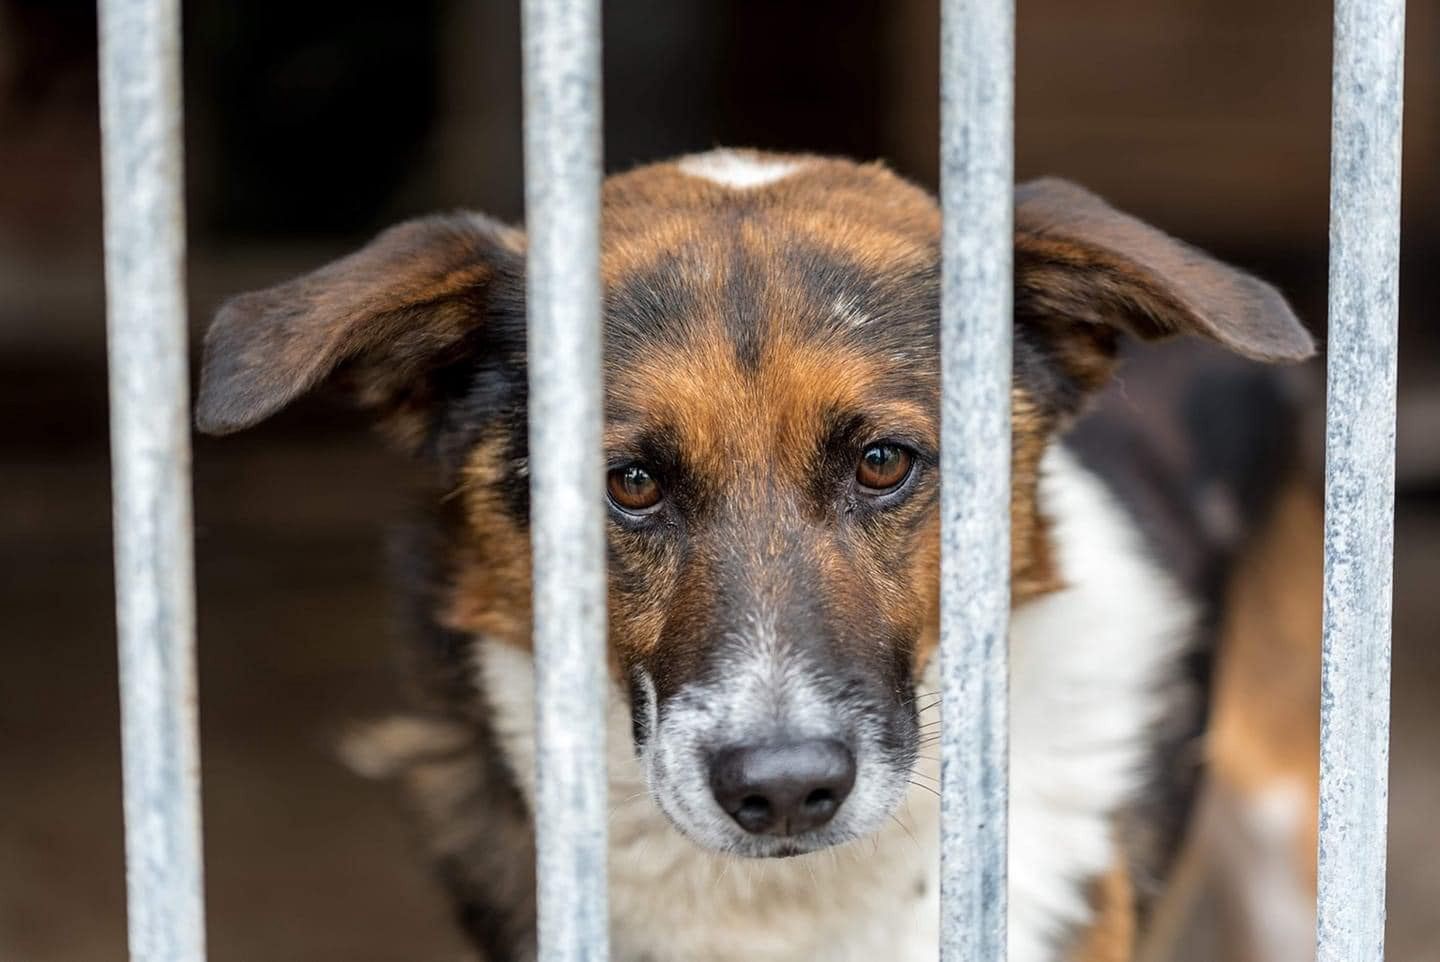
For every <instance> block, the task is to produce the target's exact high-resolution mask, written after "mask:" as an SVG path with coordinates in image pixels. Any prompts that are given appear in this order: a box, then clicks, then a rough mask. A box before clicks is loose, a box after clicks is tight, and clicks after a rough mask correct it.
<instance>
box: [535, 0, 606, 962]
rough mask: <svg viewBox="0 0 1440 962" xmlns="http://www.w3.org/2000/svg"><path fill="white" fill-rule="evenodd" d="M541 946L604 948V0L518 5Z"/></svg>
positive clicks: (564, 954)
mask: <svg viewBox="0 0 1440 962" xmlns="http://www.w3.org/2000/svg"><path fill="white" fill-rule="evenodd" d="M522 17H523V43H524V104H525V207H526V224H527V227H528V230H529V254H528V256H529V260H528V274H527V297H528V304H529V339H530V341H529V345H530V346H529V356H530V371H529V377H530V493H531V500H530V504H531V509H530V524H531V541H532V545H533V547H534V571H535V582H534V641H535V662H536V689H537V691H536V694H537V701H538V705H539V708H538V719H537V722H538V728H537V742H538V745H537V752H538V759H537V765H538V772H537V780H538V784H537V791H536V795H537V798H536V819H535V821H536V850H537V852H536V858H537V866H536V867H537V872H538V878H539V881H538V885H539V938H540V957H541V959H542V960H544V962H581V960H585V962H602V960H604V959H605V958H607V956H608V948H607V946H608V938H609V914H608V911H607V908H606V905H607V899H606V825H605V820H606V781H605V759H604V744H605V723H604V711H605V698H604V692H605V687H604V686H605V684H606V682H605V667H604V665H605V662H604V654H605V563H606V562H605V540H604V524H605V517H604V503H603V501H602V498H603V492H604V482H605V478H604V472H605V467H604V461H603V458H602V455H601V449H600V432H601V402H602V393H601V365H600V268H599V263H600V260H599V258H600V179H601V134H600V131H601V126H600V5H599V2H598V0H526V2H525V4H524V7H523V8H522Z"/></svg>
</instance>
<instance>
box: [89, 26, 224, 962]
mask: <svg viewBox="0 0 1440 962" xmlns="http://www.w3.org/2000/svg"><path fill="white" fill-rule="evenodd" d="M99 14H100V93H101V98H100V99H101V114H100V126H101V144H102V149H103V153H104V194H105V284H106V293H107V296H106V305H107V310H106V316H107V325H108V341H109V358H110V444H111V457H112V471H113V486H114V525H115V596H116V614H117V627H118V632H119V667H120V709H121V745H122V750H123V757H124V761H123V770H124V782H125V788H124V796H125V878H126V885H127V891H128V903H127V908H128V923H129V944H130V958H131V959H132V960H134V962H199V960H202V959H204V957H205V915H204V912H205V910H204V893H203V873H202V865H201V858H202V856H201V848H200V774H199V744H198V737H197V732H196V714H197V710H196V691H195V587H194V563H193V557H192V544H191V537H192V536H191V512H190V414H189V391H190V381H189V371H188V361H187V354H186V321H185V213H184V200H183V194H184V187H183V184H184V181H183V177H182V174H183V167H182V161H181V117H180V10H179V2H178V0H101V2H100V7H99Z"/></svg>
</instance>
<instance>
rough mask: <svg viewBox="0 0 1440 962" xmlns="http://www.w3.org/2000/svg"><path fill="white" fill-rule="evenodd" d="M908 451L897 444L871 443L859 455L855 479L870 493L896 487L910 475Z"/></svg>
mask: <svg viewBox="0 0 1440 962" xmlns="http://www.w3.org/2000/svg"><path fill="white" fill-rule="evenodd" d="M911 460H912V459H911V457H910V452H909V451H907V450H905V449H904V448H902V447H900V446H899V445H898V444H872V445H870V446H869V447H868V448H866V449H865V453H863V454H861V455H860V464H859V465H858V466H857V467H856V468H855V480H856V481H858V482H860V486H861V487H862V488H866V489H868V490H869V491H871V492H872V493H883V492H886V491H890V490H892V489H894V488H898V487H899V486H900V485H901V483H902V482H904V480H905V479H906V478H908V477H909V476H910V465H911Z"/></svg>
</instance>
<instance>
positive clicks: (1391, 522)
mask: <svg viewBox="0 0 1440 962" xmlns="http://www.w3.org/2000/svg"><path fill="white" fill-rule="evenodd" d="M1404 35H1405V4H1404V0H1337V2H1336V4H1335V35H1334V43H1335V51H1334V54H1335V62H1334V83H1333V98H1334V100H1333V105H1332V109H1333V117H1332V129H1331V155H1330V320H1329V345H1328V351H1327V353H1328V356H1329V361H1328V365H1329V367H1328V395H1327V399H1326V431H1325V588H1324V633H1325V634H1324V658H1323V663H1322V668H1321V698H1320V853H1319V858H1320V861H1319V891H1318V902H1317V944H1318V954H1317V958H1318V960H1319V962H1382V960H1383V959H1384V956H1385V826H1386V806H1387V802H1388V798H1389V789H1388V777H1389V761H1390V615H1391V583H1392V575H1393V566H1394V540H1395V377H1396V347H1397V340H1398V336H1397V326H1398V315H1399V300H1398V290H1399V262H1400V117H1401V82H1402V63H1403V54H1404Z"/></svg>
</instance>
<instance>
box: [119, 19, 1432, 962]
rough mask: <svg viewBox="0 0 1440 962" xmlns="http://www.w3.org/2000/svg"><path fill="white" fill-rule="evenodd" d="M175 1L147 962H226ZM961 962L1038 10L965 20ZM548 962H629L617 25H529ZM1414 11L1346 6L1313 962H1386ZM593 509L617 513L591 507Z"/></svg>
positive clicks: (130, 183) (122, 614) (155, 458)
mask: <svg viewBox="0 0 1440 962" xmlns="http://www.w3.org/2000/svg"><path fill="white" fill-rule="evenodd" d="M178 3H179V0H100V35H101V36H100V40H101V43H100V50H101V88H102V115H101V122H102V134H103V138H102V142H103V148H104V181H105V262H106V286H107V291H108V307H107V314H108V329H109V343H110V385H111V439H112V441H111V443H112V448H113V463H114V523H115V569H116V579H115V580H116V594H117V608H118V626H119V645H120V669H121V672H120V685H121V696H122V697H121V708H122V728H123V736H122V741H123V749H124V782H125V792H124V797H125V826H126V828H125V849H126V879H127V885H128V891H129V902H128V908H129V944H130V956H131V958H132V959H133V960H135V962H198V960H202V959H203V958H204V957H205V937H204V909H203V894H202V892H203V886H202V856H201V847H200V816H199V767H198V746H197V741H198V740H197V734H196V712H197V702H196V689H195V670H194V660H195V659H194V585H193V574H192V571H193V564H192V548H191V516H190V447H189V427H188V423H189V416H188V403H187V397H188V393H187V392H188V389H189V388H188V384H189V379H188V371H187V361H186V358H187V348H186V310H185V272H184V268H185V256H184V251H185V229H184V212H183V204H182V196H183V189H182V178H181V171H182V162H181V107H180V77H179V73H180V57H179V53H180V33H179V9H178ZM942 7H943V27H942V39H941V46H942V58H941V61H942V81H941V91H942V98H941V100H942V137H941V141H942V142H941V153H942V163H941V174H942V176H941V201H942V206H943V210H944V263H943V268H942V279H943V280H942V312H941V313H942V319H941V332H942V339H941V342H942V355H943V359H942V370H943V383H944V392H943V394H944V398H943V402H942V415H943V417H942V427H943V445H942V446H943V450H944V456H943V476H944V486H943V491H942V500H941V512H942V517H943V538H942V571H943V573H944V578H945V585H946V589H945V591H944V592H943V598H942V613H941V624H942V641H941V665H942V678H943V689H944V693H945V697H944V699H943V715H944V718H943V729H944V734H943V740H942V748H941V758H942V782H943V787H942V824H943V828H942V868H941V879H942V910H941V911H942V926H941V934H942V945H941V953H940V954H941V957H942V958H943V959H945V960H947V962H999V960H1003V959H1004V957H1005V931H1006V805H1007V784H1006V782H1007V740H1006V725H1007V709H1006V699H1007V695H1006V687H1007V680H1008V668H1007V660H1006V630H1007V621H1008V617H1009V585H1008V583H1007V582H1008V570H1009V521H1008V519H1009V477H1008V472H1009V452H1010V441H1009V437H1010V426H1009V384H1010V323H1011V320H1010V313H1011V310H1010V305H1011V237H1010V235H1011V220H1012V202H1011V183H1012V169H1013V161H1012V156H1013V136H1012V125H1013V115H1014V109H1013V103H1014V94H1013V91H1014V2H1013V0H942ZM523 11H524V41H523V42H524V88H525V127H526V130H525V165H526V201H527V211H528V217H527V226H528V228H529V237H530V243H529V254H528V257H529V267H528V281H527V283H528V297H529V311H530V324H531V333H532V337H531V348H530V391H531V395H530V397H531V401H530V405H531V413H530V418H531V436H532V441H533V443H532V445H531V451H532V462H531V472H532V494H533V505H534V507H533V518H532V527H533V539H534V548H535V581H534V584H535V588H534V591H535V597H534V602H535V651H536V656H537V659H536V660H537V686H538V689H539V697H538V704H539V712H540V714H539V719H538V739H539V746H538V755H539V786H538V793H537V814H536V823H537V825H536V827H537V851H538V876H539V931H540V953H541V958H542V959H543V960H545V962H571V960H592V962H599V960H603V959H605V958H606V957H607V954H608V953H607V910H606V886H605V864H606V841H605V840H606V825H605V822H606V801H605V785H606V781H605V767H604V766H605V761H604V751H603V749H604V744H603V739H604V734H603V732H604V725H603V705H604V694H603V692H604V684H605V682H604V677H605V667H604V664H605V595H604V590H605V577H604V567H603V566H604V563H605V551H604V527H603V526H604V516H603V511H602V506H601V502H600V499H599V498H600V496H599V491H600V489H601V486H600V479H601V477H602V474H603V468H602V464H603V462H602V459H601V452H600V429H601V414H600V411H601V378H600V371H601V368H600V331H601V327H600V295H601V291H600V280H599V238H600V223H599V222H600V205H599V188H600V180H601V149H600V143H601V141H600V130H601V124H600V55H599V0H523ZM1403 33H1404V0H1337V2H1336V5H1335V63H1334V113H1333V134H1332V136H1333V140H1332V163H1331V200H1330V206H1331V238H1330V250H1331V262H1330V317H1329V351H1328V354H1329V397H1328V416H1327V435H1326V479H1325V482H1326V498H1325V592H1324V666H1323V671H1322V708H1321V717H1322V722H1321V776H1320V781H1321V796H1320V798H1321V803H1320V852H1319V897H1318V910H1319V911H1318V932H1317V945H1318V958H1319V959H1320V960H1321V962H1380V960H1381V959H1383V957H1384V920H1385V823H1386V801H1387V787H1386V786H1387V769H1388V760H1389V750H1388V745H1389V737H1388V736H1389V687H1390V684H1389V683H1390V677H1389V674H1390V603H1391V573H1392V554H1393V552H1392V548H1393V526H1394V514H1393V505H1394V454H1395V442H1394V439H1395V431H1394V423H1395V383H1396V382H1395V370H1396V367H1395V365H1396V321H1397V299H1396V289H1397V276H1398V259H1399V199H1400V187H1399V161H1400V117H1401V64H1402V47H1403ZM592 482H593V483H592Z"/></svg>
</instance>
